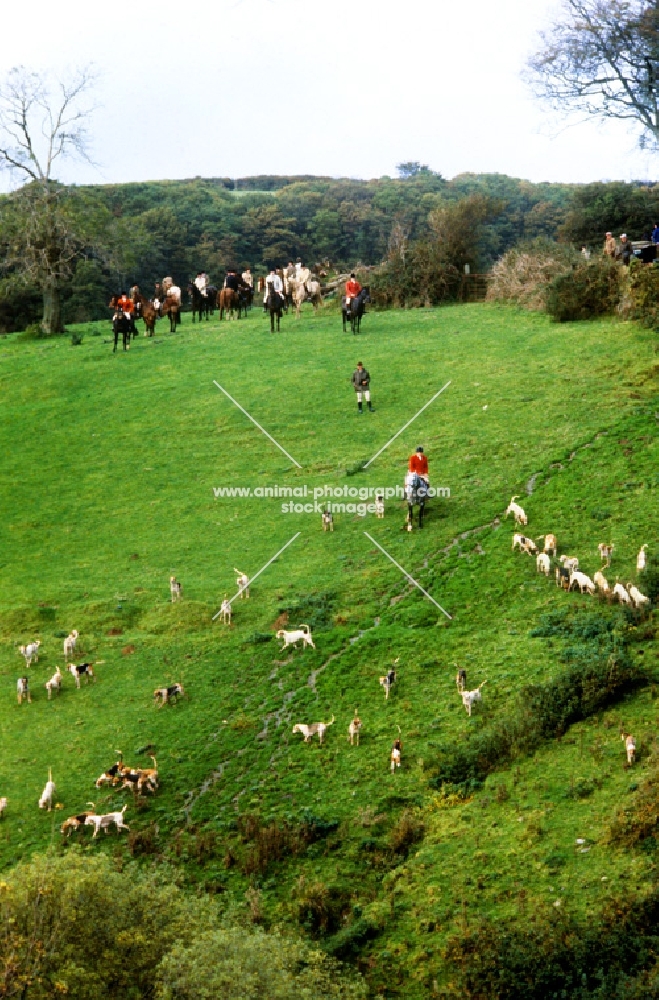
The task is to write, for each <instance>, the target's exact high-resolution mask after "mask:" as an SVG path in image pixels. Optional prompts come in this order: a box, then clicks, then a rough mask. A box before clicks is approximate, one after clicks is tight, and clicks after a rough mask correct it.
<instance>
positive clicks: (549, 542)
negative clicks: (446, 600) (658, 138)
mask: <svg viewBox="0 0 659 1000" xmlns="http://www.w3.org/2000/svg"><path fill="white" fill-rule="evenodd" d="M517 499H518V498H517V496H513V497H511V500H510V503H509V504H508V506H507V507H506V511H505V516H506V517H508V515H509V514H512V515H513V517H514V519H515V524H516V525H519V526H520V527H523V528H526V526H527V525H528V523H529V520H528V517H527V515H526V512H525V510H524V508H523V507H520V505H519V504H518V503H517V502H516V501H517ZM536 542H542V543H543V548H542V551H540V550H539V549H538V546H537V545H536ZM615 547H616V546H615V543H614V542H599V543H598V545H597V554H598V556H599V559H600V567H599V569H597V570H596V571H595V572H594V573H593V576H592V579H591V577H590V576H589V575H588V574H587V573H584V572H583V571H582V570H580V569H579V557H578V556H574V555H567V554H566V553H563V554H562V555H560V556H559V555H558V539H557V538H556V535H554V534H546V535H539V536H538V537H537V538H536V539H535V541H534V540H533V539H532V538H527V537H526V535H522V534H520V533H518V532H515V534H513V542H512V546H511V548H512V550H513V552H514V551H515V549H518V550H519V551H520V552H521V553H524V554H525V555H528V556H531V557H533V556H535V564H536V569H537V572H538V573H541V574H544V576H546V577H549V575H550V573H551V569H552V564H553V566H554V578H555V580H556V586H557V587H560V588H561V589H563V590H566V591H571V590H578V591H579V593H580V594H590V595H591V596H598V597H599V598H600V600H602V601H606V602H607V603H609V604H611V603H613V602H618V603H620V604H624V605H626V606H627V607H630V608H635V609H636V610H637V611H643V610H645V609H646V608H649V607H650V603H651V602H650V598H649V597H647V596H646V595H645V594H643V593H641V591H640V590H639V589H638V587H637V586H636V585H635V584H634V583H633V582H627V583H626V584H624V585H623V584H622V583H620V579H619V577H618V576H616V578H615V583H614V584H613V586H611V584H610V583H609V581H608V580H607V579H606V577H605V576H604V573H603V572H602V571H603V570H607V569H610V567H611V560H612V558H613V552H614V549H615ZM647 549H648V546H647V544H643V545H641V547H640V549H639V550H638V552H637V554H636V574H637V575H638V574H639V573H642V572H643V571H644V570H645V569H646V567H647ZM463 697H464V696H463ZM470 714H471V713H470ZM620 735H621V739H622V741H623V743H624V744H625V748H626V751H627V764H628V765H632V764H633V763H634V762H635V760H636V740H635V739H634V737H633V736H631V735H630V734H629V733H626V732H624V731H622V732H621V734H620Z"/></svg>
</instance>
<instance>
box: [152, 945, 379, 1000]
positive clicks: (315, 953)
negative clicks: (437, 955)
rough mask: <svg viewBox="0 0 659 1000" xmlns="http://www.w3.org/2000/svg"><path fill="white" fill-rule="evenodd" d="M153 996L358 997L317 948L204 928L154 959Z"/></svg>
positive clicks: (212, 999) (354, 984)
mask: <svg viewBox="0 0 659 1000" xmlns="http://www.w3.org/2000/svg"><path fill="white" fill-rule="evenodd" d="M159 979H160V982H159V985H158V989H157V992H156V997H157V998H158V1000H218V998H220V997H221V998H222V1000H262V998H263V1000H266V998H273V1000H274V998H275V997H276V998H277V1000H300V998H302V997H309V998H311V997H313V998H315V1000H362V998H364V997H365V996H366V990H365V988H364V986H363V985H362V983H361V982H360V981H359V980H357V979H348V978H346V977H345V975H341V974H339V970H338V966H337V963H336V962H335V961H333V960H332V959H331V958H329V957H328V956H327V955H325V954H324V953H323V952H322V951H320V950H314V949H311V948H309V947H307V946H306V945H304V944H302V943H300V942H298V941H294V940H290V939H288V938H285V937H282V936H280V935H279V934H265V933H264V932H263V931H256V932H251V933H246V932H245V931H241V930H235V929H231V930H216V931H210V932H208V933H206V934H204V935H203V936H201V937H199V938H198V939H197V940H196V941H195V942H194V943H193V944H187V945H186V944H178V945H176V946H175V947H174V948H173V949H172V950H171V952H170V953H169V954H168V955H166V956H165V958H164V959H163V961H162V962H161V964H160V969H159Z"/></svg>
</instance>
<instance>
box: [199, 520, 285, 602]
mask: <svg viewBox="0 0 659 1000" xmlns="http://www.w3.org/2000/svg"><path fill="white" fill-rule="evenodd" d="M301 534H302V532H301V531H298V532H296V534H295V535H293V537H292V538H289V540H288V541H287V542H286V544H285V545H284V546H283V548H281V549H280V550H279V552H275V554H274V556H273V557H272V559H268V561H267V563H266V564H265V566H261V569H260V570H259V571H258V573H255V574H254V576H250V578H249V583H248V584H247V585H246V586H247V587H249V586H251V584H253V583H254V581H255V580H256V578H257V576H260V575H261V573H262V572H263V570H264V569H267V568H268V566H269V565H270V563H273V562H274V561H275V559H276V558H277V556H280V555H281V554H282V552H283V551H284V549H287V548H288V546H289V545H292V544H293V542H294V541H295V539H296V538H299V536H300V535H301ZM245 589H246V587H241V588H240V590H239V591H238V593H237V594H234V595H233V597H232V598H231V600H230V601H229V604H233V602H234V601H235V599H236V598H237V597H239V596H240V595H241V594H242V592H243V590H245ZM221 614H222V609H221V608H220V610H219V611H218V613H217V614H216V615H213V619H212V620H213V621H215V619H216V618H218V617H219V616H220V615H221Z"/></svg>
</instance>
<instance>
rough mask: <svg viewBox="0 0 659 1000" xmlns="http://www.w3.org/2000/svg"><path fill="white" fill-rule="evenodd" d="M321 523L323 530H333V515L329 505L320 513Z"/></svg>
mask: <svg viewBox="0 0 659 1000" xmlns="http://www.w3.org/2000/svg"><path fill="white" fill-rule="evenodd" d="M320 519H321V523H322V526H323V531H334V517H333V515H332V511H331V510H330V508H329V506H328V508H327V510H324V511H323V512H322V514H321V515H320Z"/></svg>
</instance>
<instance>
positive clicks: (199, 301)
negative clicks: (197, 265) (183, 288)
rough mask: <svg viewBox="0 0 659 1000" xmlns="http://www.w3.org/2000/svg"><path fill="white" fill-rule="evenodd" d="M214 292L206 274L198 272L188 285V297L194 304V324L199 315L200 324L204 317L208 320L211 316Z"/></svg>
mask: <svg viewBox="0 0 659 1000" xmlns="http://www.w3.org/2000/svg"><path fill="white" fill-rule="evenodd" d="M213 291H214V290H213V288H212V286H211V285H210V283H209V280H208V275H207V274H206V272H205V271H198V272H197V276H196V278H195V279H194V281H191V282H190V283H189V285H188V295H189V296H190V301H191V303H192V322H193V323H194V322H195V317H196V315H197V314H199V322H200V323H201V319H202V316H205V318H206V319H208V317H209V316H210V314H211V312H212V311H213Z"/></svg>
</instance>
